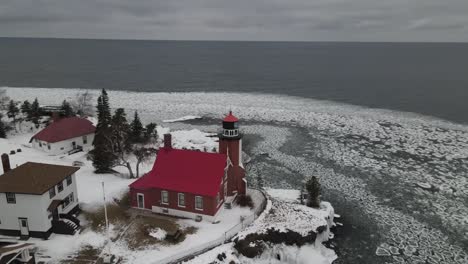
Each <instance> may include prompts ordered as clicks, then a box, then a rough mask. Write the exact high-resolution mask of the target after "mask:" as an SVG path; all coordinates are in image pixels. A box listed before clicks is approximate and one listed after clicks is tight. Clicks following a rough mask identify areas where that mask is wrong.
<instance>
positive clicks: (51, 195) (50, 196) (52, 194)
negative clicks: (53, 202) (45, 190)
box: [49, 186, 55, 199]
mask: <svg viewBox="0 0 468 264" xmlns="http://www.w3.org/2000/svg"><path fill="white" fill-rule="evenodd" d="M54 196H55V186H53V187H52V188H50V190H49V198H50V199H52V198H54Z"/></svg>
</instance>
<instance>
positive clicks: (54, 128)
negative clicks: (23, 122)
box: [32, 117, 96, 143]
mask: <svg viewBox="0 0 468 264" xmlns="http://www.w3.org/2000/svg"><path fill="white" fill-rule="evenodd" d="M95 130H96V127H94V126H93V123H91V121H89V120H87V119H84V118H80V117H68V118H62V119H59V120H57V121H54V122H53V123H51V124H50V125H48V126H47V127H45V128H44V129H42V130H41V131H39V133H37V134H36V135H34V136H33V137H32V138H34V139H39V140H42V141H45V142H49V143H54V142H59V141H62V140H66V139H70V138H75V137H79V136H84V135H88V134H91V133H94V131H95Z"/></svg>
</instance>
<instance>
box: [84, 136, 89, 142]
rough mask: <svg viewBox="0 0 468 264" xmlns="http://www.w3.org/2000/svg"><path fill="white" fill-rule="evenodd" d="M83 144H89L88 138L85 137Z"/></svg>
mask: <svg viewBox="0 0 468 264" xmlns="http://www.w3.org/2000/svg"><path fill="white" fill-rule="evenodd" d="M83 144H88V137H87V136H83Z"/></svg>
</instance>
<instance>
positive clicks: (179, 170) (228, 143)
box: [130, 113, 246, 221]
mask: <svg viewBox="0 0 468 264" xmlns="http://www.w3.org/2000/svg"><path fill="white" fill-rule="evenodd" d="M237 122H238V119H237V118H236V117H234V116H233V115H232V113H229V115H228V116H226V117H225V118H224V120H223V132H222V133H220V135H219V153H208V152H201V151H193V150H183V149H174V148H172V142H171V141H172V140H171V135H170V134H166V135H164V147H163V148H161V149H159V151H158V155H157V158H156V161H155V163H154V166H153V169H152V170H151V171H150V172H149V173H147V174H145V175H144V176H143V177H141V178H140V179H138V180H136V181H135V182H133V183H132V184H131V185H130V196H131V202H132V206H133V207H135V208H140V209H146V210H151V211H152V212H155V213H160V214H167V215H172V216H177V217H184V218H193V219H196V220H202V219H203V220H207V221H215V220H216V215H217V213H218V212H219V209H220V208H221V206H222V204H223V203H224V204H226V208H230V206H231V203H232V202H233V201H234V199H235V198H236V197H237V195H238V194H245V190H246V181H245V171H244V168H243V166H242V157H241V155H242V141H241V138H242V135H241V134H240V133H239V129H238V126H237Z"/></svg>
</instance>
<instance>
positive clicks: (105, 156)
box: [90, 89, 116, 173]
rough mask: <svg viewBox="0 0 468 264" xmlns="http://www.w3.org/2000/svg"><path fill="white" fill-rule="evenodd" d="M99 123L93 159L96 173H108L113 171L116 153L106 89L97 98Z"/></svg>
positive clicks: (91, 153)
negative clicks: (112, 138)
mask: <svg viewBox="0 0 468 264" xmlns="http://www.w3.org/2000/svg"><path fill="white" fill-rule="evenodd" d="M97 116H98V123H97V125H96V132H95V136H94V141H93V146H94V149H93V150H92V151H91V152H90V156H91V158H92V160H93V166H94V168H95V169H96V173H106V172H109V171H111V169H112V167H113V166H114V163H115V159H116V157H115V155H114V153H113V151H112V146H111V144H112V143H111V137H112V130H111V126H110V125H111V114H110V107H109V98H108V95H107V92H106V90H104V89H103V90H102V92H101V95H100V96H99V97H98V99H97Z"/></svg>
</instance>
